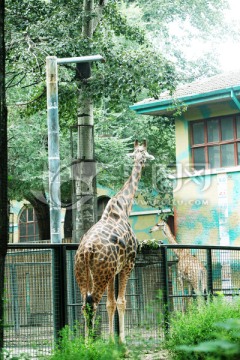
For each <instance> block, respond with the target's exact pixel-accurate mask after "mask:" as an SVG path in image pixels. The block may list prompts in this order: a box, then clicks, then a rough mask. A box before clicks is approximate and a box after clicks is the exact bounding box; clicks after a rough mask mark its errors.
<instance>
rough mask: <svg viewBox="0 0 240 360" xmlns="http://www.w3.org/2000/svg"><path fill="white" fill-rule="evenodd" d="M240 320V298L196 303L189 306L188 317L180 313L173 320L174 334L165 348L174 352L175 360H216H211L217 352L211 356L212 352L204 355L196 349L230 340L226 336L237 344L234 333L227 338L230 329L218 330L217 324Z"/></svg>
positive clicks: (171, 333)
mask: <svg viewBox="0 0 240 360" xmlns="http://www.w3.org/2000/svg"><path fill="white" fill-rule="evenodd" d="M239 317H240V300H239V298H238V297H235V298H233V299H228V298H225V297H223V296H217V297H215V298H213V299H212V300H210V299H208V300H207V301H204V300H203V299H199V300H196V301H194V302H193V303H192V304H191V305H190V306H189V308H188V310H187V312H186V313H180V312H177V313H175V314H174V315H173V316H172V317H171V319H170V332H169V336H168V338H167V339H166V340H165V343H164V347H165V348H166V349H168V350H169V351H170V353H171V356H172V359H174V360H175V359H176V360H188V359H189V360H190V359H191V360H194V359H215V358H212V357H208V356H213V355H212V353H213V352H211V351H210V352H209V349H210V348H208V350H206V349H205V351H200V350H201V349H198V350H197V349H196V348H195V347H196V346H198V345H200V343H203V342H205V343H206V342H214V341H215V342H216V340H219V342H221V341H222V340H224V339H226V335H228V341H232V342H233V343H236V336H235V338H234V337H233V336H232V337H231V331H228V334H227V332H226V329H224V328H221V326H219V327H218V325H217V324H219V323H221V324H222V323H225V322H226V320H228V319H235V320H236V319H238V318H239ZM215 345H217V343H215ZM209 346H210V345H209ZM226 346H227V345H226ZM216 359H218V358H216ZM223 359H224V358H223ZM227 359H228V358H227Z"/></svg>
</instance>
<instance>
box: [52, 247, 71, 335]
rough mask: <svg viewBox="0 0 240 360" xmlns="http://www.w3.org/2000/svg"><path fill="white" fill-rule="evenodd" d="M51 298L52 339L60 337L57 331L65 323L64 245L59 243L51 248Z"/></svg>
mask: <svg viewBox="0 0 240 360" xmlns="http://www.w3.org/2000/svg"><path fill="white" fill-rule="evenodd" d="M52 254H53V259H52V262H53V265H52V266H53V272H52V277H53V279H52V284H53V286H52V298H53V322H54V339H55V341H57V340H58V339H59V337H60V334H59V331H60V330H62V328H63V327H64V326H65V325H67V323H68V321H67V318H68V316H67V261H66V245H62V244H59V245H58V246H56V247H54V248H53V253H52Z"/></svg>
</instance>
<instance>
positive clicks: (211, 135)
mask: <svg viewBox="0 0 240 360" xmlns="http://www.w3.org/2000/svg"><path fill="white" fill-rule="evenodd" d="M207 134H208V142H213V141H219V122H218V119H211V120H208V121H207Z"/></svg>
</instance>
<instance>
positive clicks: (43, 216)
mask: <svg viewBox="0 0 240 360" xmlns="http://www.w3.org/2000/svg"><path fill="white" fill-rule="evenodd" d="M25 198H26V200H28V201H29V202H30V204H31V205H32V206H33V208H34V210H35V213H36V217H37V221H38V230H39V240H50V211H49V205H48V203H47V200H46V197H45V196H43V197H42V198H37V197H35V196H34V195H33V194H32V193H29V194H27V195H25Z"/></svg>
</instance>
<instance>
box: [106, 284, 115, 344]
mask: <svg viewBox="0 0 240 360" xmlns="http://www.w3.org/2000/svg"><path fill="white" fill-rule="evenodd" d="M114 280H115V279H114V278H113V279H111V280H110V281H109V283H108V290H107V305H106V307H107V312H108V320H109V336H110V339H112V340H114V326H113V325H114V314H115V311H116V299H115V293H114Z"/></svg>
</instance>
